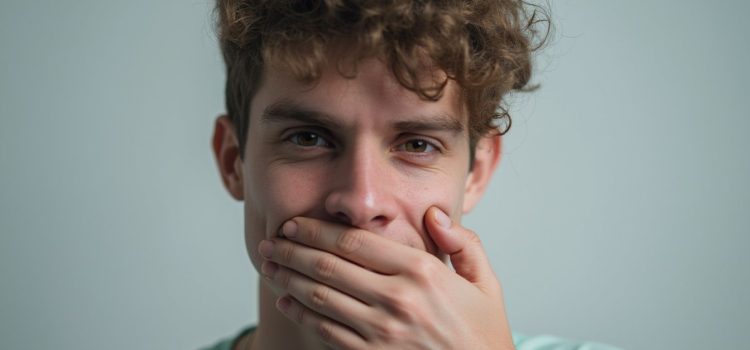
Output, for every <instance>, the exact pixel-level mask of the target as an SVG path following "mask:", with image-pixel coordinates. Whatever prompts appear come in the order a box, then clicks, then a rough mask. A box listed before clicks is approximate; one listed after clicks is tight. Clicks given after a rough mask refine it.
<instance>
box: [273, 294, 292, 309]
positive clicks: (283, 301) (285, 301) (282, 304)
mask: <svg viewBox="0 0 750 350" xmlns="http://www.w3.org/2000/svg"><path fill="white" fill-rule="evenodd" d="M291 303H292V301H291V300H289V297H286V296H284V297H281V298H279V300H278V301H276V307H278V308H279V310H281V312H286V311H287V310H289V305H291Z"/></svg>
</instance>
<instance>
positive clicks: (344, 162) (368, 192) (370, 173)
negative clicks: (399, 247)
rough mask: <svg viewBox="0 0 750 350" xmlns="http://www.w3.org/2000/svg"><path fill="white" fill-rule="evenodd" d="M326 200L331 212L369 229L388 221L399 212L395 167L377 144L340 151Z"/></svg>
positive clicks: (326, 207)
mask: <svg viewBox="0 0 750 350" xmlns="http://www.w3.org/2000/svg"><path fill="white" fill-rule="evenodd" d="M339 157H340V159H339V161H338V162H337V164H336V166H335V169H334V172H333V174H332V178H331V179H329V180H328V181H330V183H331V190H330V191H329V193H328V194H327V197H326V200H325V209H326V211H328V214H329V215H332V216H333V217H335V218H337V219H339V220H341V221H342V222H344V223H346V224H348V225H351V226H354V227H358V228H361V229H365V230H369V231H377V230H378V229H381V228H383V227H385V226H386V225H388V223H390V222H391V221H393V219H394V218H395V217H396V215H397V210H396V197H395V193H394V191H395V190H396V189H395V188H394V187H393V186H392V185H393V182H392V179H393V178H394V174H393V170H395V169H392V168H390V167H389V165H388V162H389V161H388V159H386V158H385V156H384V155H383V152H382V151H380V150H379V149H378V148H377V147H367V146H366V145H361V146H358V147H356V148H353V149H350V150H349V152H346V153H344V154H341V155H340V156H339Z"/></svg>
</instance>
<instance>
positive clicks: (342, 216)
mask: <svg viewBox="0 0 750 350" xmlns="http://www.w3.org/2000/svg"><path fill="white" fill-rule="evenodd" d="M334 216H335V217H336V220H339V221H341V222H342V223H344V224H347V225H351V224H352V220H351V219H350V218H349V216H348V215H346V214H344V213H342V212H337V213H336V214H335V215H334Z"/></svg>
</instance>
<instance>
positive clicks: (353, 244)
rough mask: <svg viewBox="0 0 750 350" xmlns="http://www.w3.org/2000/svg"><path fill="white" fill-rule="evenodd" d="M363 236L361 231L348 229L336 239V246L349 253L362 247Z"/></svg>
mask: <svg viewBox="0 0 750 350" xmlns="http://www.w3.org/2000/svg"><path fill="white" fill-rule="evenodd" d="M364 240H365V236H364V233H363V232H362V231H359V230H348V231H344V232H343V233H342V234H341V235H340V236H339V237H338V239H337V240H336V248H338V249H339V250H340V251H341V252H343V253H346V254H350V253H353V252H355V251H357V250H358V249H360V248H361V247H362V245H363V244H364Z"/></svg>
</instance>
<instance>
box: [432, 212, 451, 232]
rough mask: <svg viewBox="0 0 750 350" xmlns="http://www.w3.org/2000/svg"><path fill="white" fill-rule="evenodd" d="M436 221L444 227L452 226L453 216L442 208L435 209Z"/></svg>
mask: <svg viewBox="0 0 750 350" xmlns="http://www.w3.org/2000/svg"><path fill="white" fill-rule="evenodd" d="M435 221H436V222H437V223H438V225H440V226H442V227H443V228H450V227H451V218H449V217H448V215H445V213H444V212H443V211H442V210H440V209H437V210H435Z"/></svg>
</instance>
